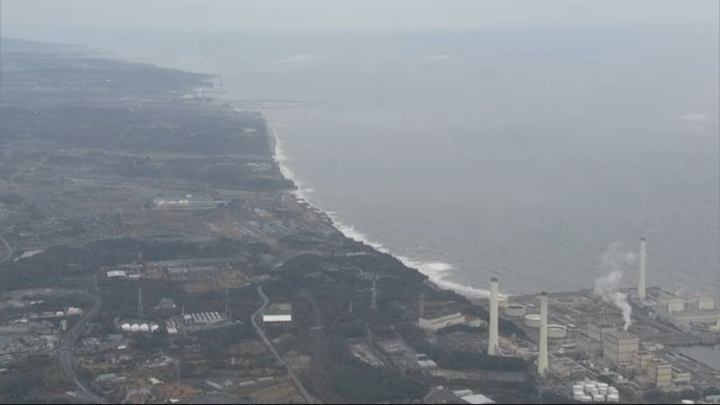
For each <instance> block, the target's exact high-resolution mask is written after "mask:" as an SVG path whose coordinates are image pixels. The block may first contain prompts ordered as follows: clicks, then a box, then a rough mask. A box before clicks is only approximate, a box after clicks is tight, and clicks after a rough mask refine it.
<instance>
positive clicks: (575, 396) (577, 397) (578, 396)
mask: <svg viewBox="0 0 720 405" xmlns="http://www.w3.org/2000/svg"><path fill="white" fill-rule="evenodd" d="M584 396H585V394H583V393H582V392H580V393H578V392H575V393H573V399H574V400H576V401H582V399H583V397H584Z"/></svg>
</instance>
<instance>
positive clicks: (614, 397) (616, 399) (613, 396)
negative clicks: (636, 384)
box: [606, 394, 620, 402]
mask: <svg viewBox="0 0 720 405" xmlns="http://www.w3.org/2000/svg"><path fill="white" fill-rule="evenodd" d="M606 401H607V402H620V395H618V394H608V396H607V399H606Z"/></svg>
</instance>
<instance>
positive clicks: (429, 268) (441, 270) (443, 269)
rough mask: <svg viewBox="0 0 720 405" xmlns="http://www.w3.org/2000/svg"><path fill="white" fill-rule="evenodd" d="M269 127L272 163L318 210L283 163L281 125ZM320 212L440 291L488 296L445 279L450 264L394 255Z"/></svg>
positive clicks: (345, 232) (334, 215)
mask: <svg viewBox="0 0 720 405" xmlns="http://www.w3.org/2000/svg"><path fill="white" fill-rule="evenodd" d="M268 126H269V127H270V130H271V131H272V136H273V138H275V150H274V151H273V152H274V153H273V159H274V160H275V162H277V163H278V166H279V167H280V173H282V175H283V176H284V177H285V178H286V179H288V180H291V181H292V182H293V183H295V186H296V189H295V190H294V191H293V192H292V194H293V195H295V197H296V198H297V199H298V200H299V201H303V202H307V203H308V204H310V206H311V207H312V208H314V209H317V210H320V209H319V208H317V207H315V206H314V205H313V204H312V203H310V202H309V201H308V200H307V195H308V194H310V193H312V192H313V191H314V190H313V189H311V188H304V187H303V183H302V182H300V181H299V180H298V179H297V176H296V175H295V172H293V171H292V169H290V168H289V167H288V166H287V164H286V162H288V161H290V159H289V158H288V156H287V155H286V154H285V150H284V149H283V143H282V140H281V139H280V137H278V134H277V130H276V128H277V127H280V125H271V124H268ZM320 211H322V210H320ZM323 212H325V214H326V215H327V216H328V217H329V218H330V219H331V220H332V221H333V224H334V226H335V228H337V230H338V231H340V232H341V233H342V234H343V235H345V237H347V238H350V239H352V240H354V241H357V242H362V243H364V244H366V245H368V246H370V247H372V248H373V249H375V250H377V251H378V252H381V253H385V254H389V255H392V256H394V257H395V258H397V259H398V260H400V262H402V264H404V265H405V266H407V267H409V268H412V269H415V270H418V271H419V272H420V273H422V274H424V275H426V276H428V278H429V279H430V281H432V282H433V283H434V284H435V285H436V286H438V287H440V288H442V289H446V290H452V291H455V292H457V293H458V294H462V295H464V296H465V297H468V298H486V297H489V296H490V292H489V291H487V290H482V289H479V288H474V287H470V286H468V285H464V284H460V283H457V282H454V281H451V280H448V279H447V276H448V275H449V273H450V272H451V271H452V270H453V269H454V267H453V266H452V265H450V264H448V263H442V262H423V261H419V260H415V259H412V258H409V257H406V256H399V255H394V254H392V253H391V252H390V250H388V249H387V248H386V247H385V246H383V245H382V244H381V243H378V242H373V241H371V240H370V239H369V238H368V237H367V236H366V235H365V234H363V233H361V232H360V231H358V230H356V229H355V227H354V226H351V225H346V224H343V223H342V221H341V220H340V218H338V216H337V212H335V211H323Z"/></svg>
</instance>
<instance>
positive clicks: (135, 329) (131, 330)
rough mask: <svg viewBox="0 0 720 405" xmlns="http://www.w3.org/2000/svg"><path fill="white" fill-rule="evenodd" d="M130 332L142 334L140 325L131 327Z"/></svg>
mask: <svg viewBox="0 0 720 405" xmlns="http://www.w3.org/2000/svg"><path fill="white" fill-rule="evenodd" d="M130 332H140V325H138V324H135V325H133V326H131V327H130Z"/></svg>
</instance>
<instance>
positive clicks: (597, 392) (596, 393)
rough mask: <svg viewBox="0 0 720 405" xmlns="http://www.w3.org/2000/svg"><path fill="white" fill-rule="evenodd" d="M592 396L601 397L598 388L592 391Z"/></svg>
mask: <svg viewBox="0 0 720 405" xmlns="http://www.w3.org/2000/svg"><path fill="white" fill-rule="evenodd" d="M590 395H592V396H593V397H595V395H600V391H599V390H598V389H597V388H593V389H591V390H590Z"/></svg>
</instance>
